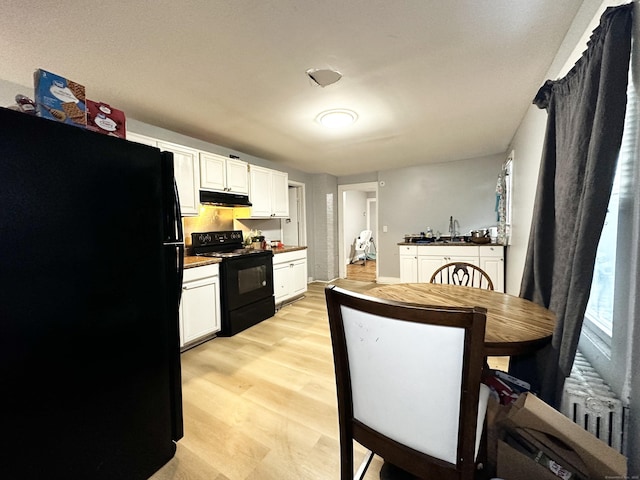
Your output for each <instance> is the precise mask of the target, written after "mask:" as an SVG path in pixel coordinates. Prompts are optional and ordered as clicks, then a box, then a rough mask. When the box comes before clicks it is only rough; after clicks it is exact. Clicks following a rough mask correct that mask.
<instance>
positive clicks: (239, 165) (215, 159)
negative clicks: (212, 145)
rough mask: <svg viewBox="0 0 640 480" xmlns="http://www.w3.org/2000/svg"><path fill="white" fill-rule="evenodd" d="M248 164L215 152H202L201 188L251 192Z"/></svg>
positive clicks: (245, 193)
mask: <svg viewBox="0 0 640 480" xmlns="http://www.w3.org/2000/svg"><path fill="white" fill-rule="evenodd" d="M247 167H248V164H247V163H246V162H243V161H241V160H238V159H235V158H226V157H223V156H222V155H216V154H215V153H209V152H200V188H202V189H204V190H214V191H220V192H231V193H241V194H244V195H247V194H248V193H249V176H248V173H247Z"/></svg>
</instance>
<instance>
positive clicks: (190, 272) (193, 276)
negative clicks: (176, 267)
mask: <svg viewBox="0 0 640 480" xmlns="http://www.w3.org/2000/svg"><path fill="white" fill-rule="evenodd" d="M219 272H220V266H219V265H218V264H217V263H214V264H213V265H203V266H201V267H193V268H186V269H185V270H184V275H183V277H182V283H186V282H193V281H195V280H200V279H201V278H207V277H213V276H218V275H219Z"/></svg>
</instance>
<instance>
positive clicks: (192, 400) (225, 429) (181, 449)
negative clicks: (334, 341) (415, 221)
mask: <svg viewBox="0 0 640 480" xmlns="http://www.w3.org/2000/svg"><path fill="white" fill-rule="evenodd" d="M367 263H370V262H367ZM335 283H336V284H339V285H341V286H344V287H345V288H349V289H351V290H355V291H366V290H368V289H370V288H373V287H375V286H377V284H376V283H373V282H360V281H355V280H348V279H347V280H337V281H336V282H335ZM324 287H325V284H323V283H319V282H317V283H312V284H310V285H309V290H308V292H307V294H306V296H305V297H304V298H303V299H301V300H298V301H296V302H294V303H292V304H290V305H287V306H285V307H283V308H282V309H280V310H279V311H278V312H277V313H276V315H275V316H274V317H272V318H270V319H268V320H265V321H264V322H262V323H260V324H258V325H256V326H254V327H252V328H250V329H248V330H245V331H244V332H241V333H239V334H237V335H235V336H233V337H231V338H214V339H213V340H210V341H209V342H207V343H204V344H202V345H199V346H197V347H195V348H193V349H191V350H188V351H187V352H185V353H183V354H182V383H183V408H184V430H185V433H184V438H182V439H181V440H180V441H179V442H178V447H177V452H176V455H175V457H174V458H173V459H172V460H171V461H170V462H169V463H167V464H166V465H165V466H164V467H163V468H162V469H160V470H159V471H158V472H156V474H155V475H153V476H152V477H151V478H152V479H153V480H178V479H180V480H335V479H338V478H339V476H340V475H339V462H340V457H339V440H338V418H337V406H336V393H335V380H334V371H333V356H332V353H331V340H330V337H329V326H328V321H327V313H326V306H325V299H324ZM490 363H491V362H490ZM355 451H356V454H355V455H356V459H355V461H356V466H357V465H359V463H360V461H361V460H362V458H363V456H364V449H363V448H362V447H360V446H359V445H357V444H356V450H355ZM381 466H382V461H381V459H380V458H379V457H374V460H373V462H372V464H371V466H370V467H369V470H368V472H367V475H366V477H365V479H366V480H374V479H376V480H377V479H379V471H380V468H381Z"/></svg>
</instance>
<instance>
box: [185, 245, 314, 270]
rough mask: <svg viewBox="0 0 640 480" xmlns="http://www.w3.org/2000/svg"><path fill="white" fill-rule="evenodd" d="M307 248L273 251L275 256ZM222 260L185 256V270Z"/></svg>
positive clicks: (283, 248)
mask: <svg viewBox="0 0 640 480" xmlns="http://www.w3.org/2000/svg"><path fill="white" fill-rule="evenodd" d="M306 248H307V247H300V246H297V245H285V246H284V247H282V248H272V249H271V251H272V252H273V253H274V255H276V254H278V253H286V252H295V251H296V250H305V249H306ZM221 261H222V259H221V258H211V257H199V256H197V255H185V257H184V268H194V267H202V266H204V265H211V264H214V263H220V262H221Z"/></svg>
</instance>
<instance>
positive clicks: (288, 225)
mask: <svg viewBox="0 0 640 480" xmlns="http://www.w3.org/2000/svg"><path fill="white" fill-rule="evenodd" d="M304 205H305V189H304V183H300V182H294V181H293V180H290V181H289V218H285V219H284V220H283V222H282V243H284V244H285V245H299V246H303V245H304V246H306V245H307V234H306V230H307V229H306V223H305V222H306V219H305V217H306V214H305V208H304Z"/></svg>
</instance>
